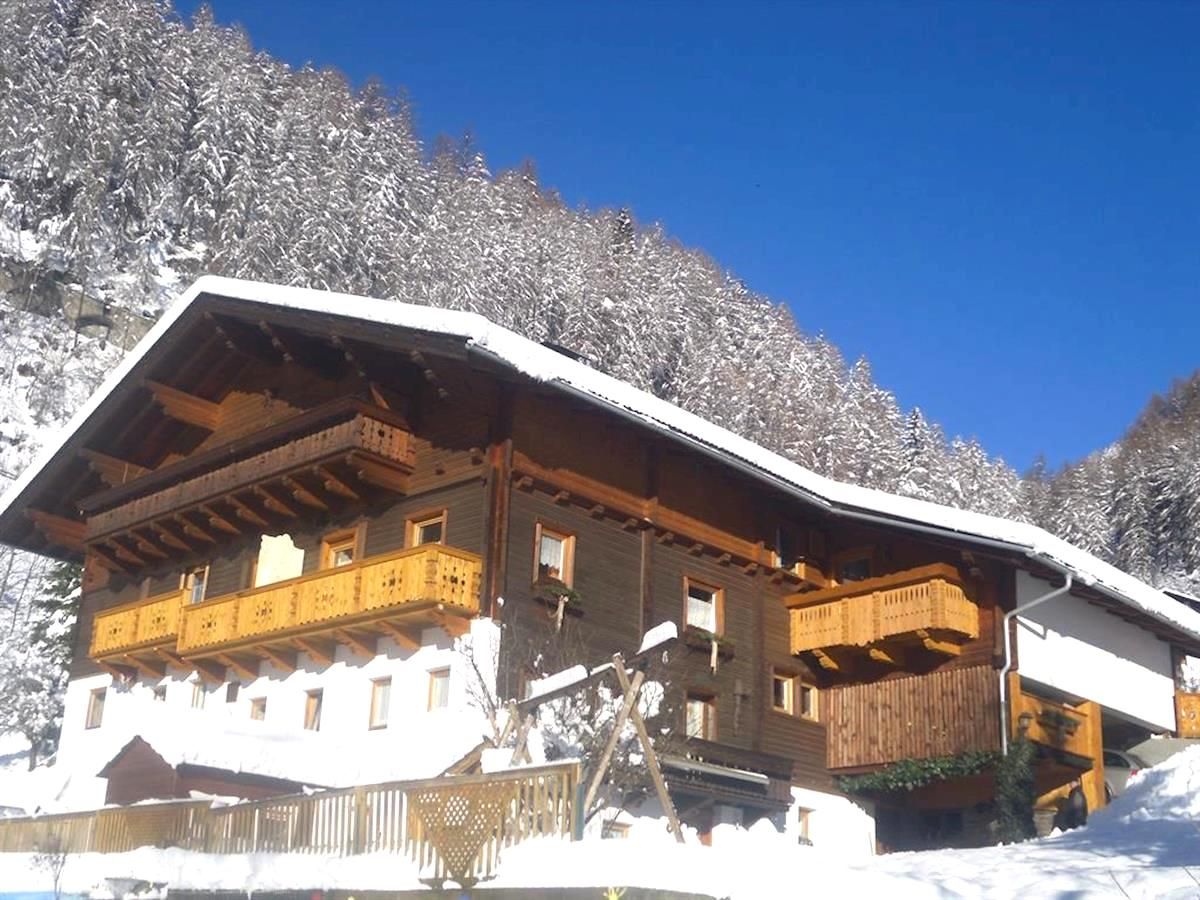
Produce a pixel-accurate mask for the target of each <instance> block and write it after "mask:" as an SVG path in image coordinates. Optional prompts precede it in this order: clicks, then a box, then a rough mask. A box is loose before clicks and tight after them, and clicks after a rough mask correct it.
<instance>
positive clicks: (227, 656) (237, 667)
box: [216, 653, 258, 681]
mask: <svg viewBox="0 0 1200 900" xmlns="http://www.w3.org/2000/svg"><path fill="white" fill-rule="evenodd" d="M216 659H217V662H219V663H222V664H223V665H225V666H227V667H228V668H230V669H233V671H234V672H235V673H236V674H237V675H238V676H239V677H240V678H245V679H246V680H248V681H252V680H254V679H255V678H257V677H258V665H257V664H255V665H251V664H250V663H248V662H244V661H243V660H241V659H239V658H238V657H237V656H234V655H233V654H232V653H218V654H217V657H216Z"/></svg>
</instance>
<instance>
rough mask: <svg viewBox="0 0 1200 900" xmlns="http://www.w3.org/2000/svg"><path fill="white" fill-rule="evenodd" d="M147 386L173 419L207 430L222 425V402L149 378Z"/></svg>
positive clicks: (214, 429) (164, 410) (215, 428)
mask: <svg viewBox="0 0 1200 900" xmlns="http://www.w3.org/2000/svg"><path fill="white" fill-rule="evenodd" d="M146 387H148V388H149V389H150V392H151V393H152V394H154V401H155V402H156V403H157V404H158V405H159V406H161V407H162V408H163V412H164V413H166V414H167V415H168V416H170V417H171V418H172V419H175V420H176V421H178V422H184V423H185V424H187V425H195V426H196V427H197V428H203V429H204V430H205V431H216V430H217V429H218V428H219V427H220V426H221V407H220V404H217V403H213V402H212V401H211V400H205V399H204V398H203V397H196V396H194V395H193V394H189V393H187V392H185V391H181V390H179V389H178V388H173V387H171V386H170V385H166V384H162V383H161V382H158V381H150V380H149V379H147V381H146Z"/></svg>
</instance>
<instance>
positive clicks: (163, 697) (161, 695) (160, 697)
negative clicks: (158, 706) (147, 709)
mask: <svg viewBox="0 0 1200 900" xmlns="http://www.w3.org/2000/svg"><path fill="white" fill-rule="evenodd" d="M154 699H155V700H156V701H157V702H159V703H166V701H167V686H166V685H165V684H160V685H158V686H156V687H155V688H154Z"/></svg>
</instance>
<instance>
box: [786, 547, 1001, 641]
mask: <svg viewBox="0 0 1200 900" xmlns="http://www.w3.org/2000/svg"><path fill="white" fill-rule="evenodd" d="M785 602H786V603H787V605H788V606H789V607H790V608H791V647H792V653H803V652H805V651H817V650H823V649H826V648H835V647H868V646H870V645H872V644H876V643H879V642H881V641H887V640H889V639H896V638H907V637H915V638H917V639H919V640H920V641H922V642H923V643H924V644H925V646H926V647H927V648H928V649H933V650H941V651H943V652H954V650H955V649H956V647H955V645H954V644H953V643H948V642H947V641H945V640H944V639H946V638H949V639H951V640H954V641H961V640H964V639H965V640H971V639H974V638H977V637H979V607H978V606H976V605H975V603H974V601H972V600H971V599H970V598H969V597H968V596H967V590H966V586H965V584H964V583H963V581H962V579H961V578H960V577H959V575H958V571H957V570H956V569H955V568H954V567H953V566H948V565H943V564H936V565H931V566H923V567H921V568H917V569H909V570H906V571H904V572H897V573H894V574H892V575H885V576H882V577H879V578H871V579H867V580H866V581H858V582H850V583H847V584H843V585H839V586H837V587H834V588H828V589H825V590H820V591H810V592H808V593H801V594H793V595H791V596H790V597H788V598H787V599H786V600H785Z"/></svg>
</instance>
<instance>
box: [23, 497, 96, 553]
mask: <svg viewBox="0 0 1200 900" xmlns="http://www.w3.org/2000/svg"><path fill="white" fill-rule="evenodd" d="M25 514H26V515H27V516H29V518H30V520H32V522H33V525H34V527H35V528H37V530H38V531H40V532H41V533H42V536H43V537H45V538H46V540H48V541H49V542H50V543H52V544H57V545H58V546H60V547H66V548H67V549H68V550H74V551H75V552H76V553H82V552H83V542H84V538H85V537H86V535H87V523H86V522H82V521H79V520H78V519H68V518H65V517H63V516H56V515H55V514H54V513H48V512H43V511H42V510H40V509H33V508H32V507H30V508H29V509H26V510H25Z"/></svg>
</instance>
